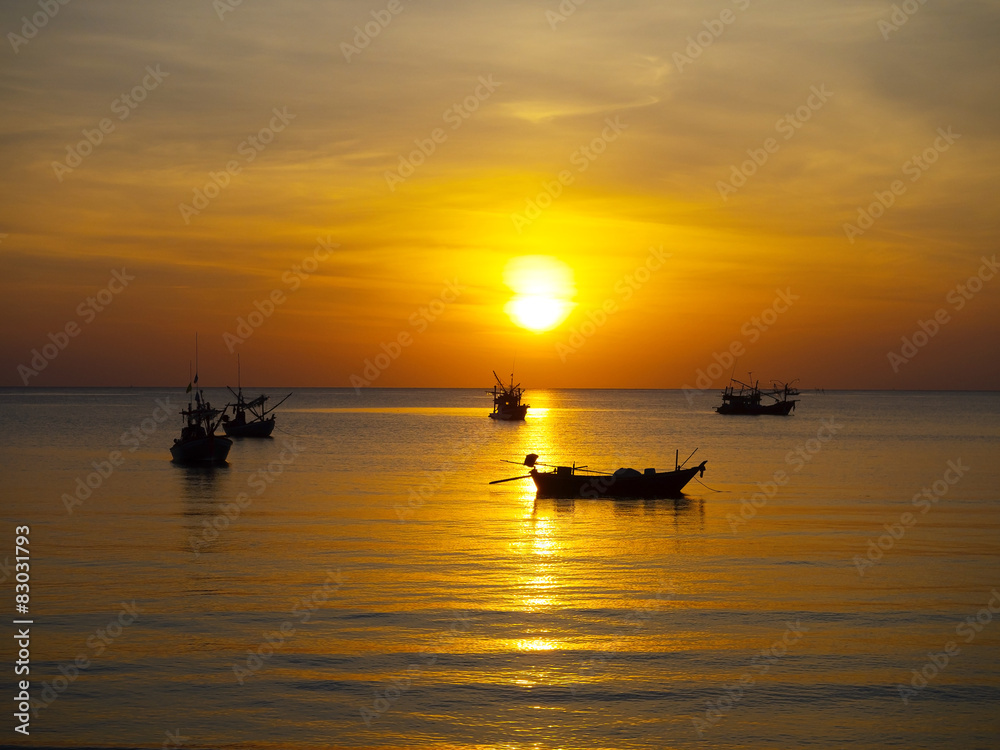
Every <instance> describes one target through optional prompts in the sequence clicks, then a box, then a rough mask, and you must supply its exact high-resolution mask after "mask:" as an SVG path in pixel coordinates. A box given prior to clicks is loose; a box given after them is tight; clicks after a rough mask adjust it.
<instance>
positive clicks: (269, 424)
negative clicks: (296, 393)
mask: <svg viewBox="0 0 1000 750" xmlns="http://www.w3.org/2000/svg"><path fill="white" fill-rule="evenodd" d="M237 387H238V389H239V390H236V391H234V390H233V389H232V388H229V386H228V385H227V386H226V388H229V392H230V393H232V394H233V395H234V396H236V403H235V404H226V408H227V409H228V408H230V407H232V409H233V418H232V419H230V418H229V415H228V414H223V415H222V429H224V430H225V431H226V434H227V435H229V437H255V438H266V437H271V433H272V432H273V431H274V414H272V413H271V412H273V411H274V410H275V409H277V408H278V407H279V406H281V405H282V404H283V403H285V400H286V399H287V398H288V396H291V395H292V394H291V393H289V394H288V396H285V398H283V399H281V401H279V402H278V403H276V404H275V405H274V406H272V407H271V408H270V409H268V408H267V406H266V404H267V402H268V399H270V396H265V395H263V394H262V395H260V396H258V397H257V398H255V399H254V400H253V401H247V400H246V399H245V398H243V387H242V386H237ZM248 414H249V415H250V419H247V415H248Z"/></svg>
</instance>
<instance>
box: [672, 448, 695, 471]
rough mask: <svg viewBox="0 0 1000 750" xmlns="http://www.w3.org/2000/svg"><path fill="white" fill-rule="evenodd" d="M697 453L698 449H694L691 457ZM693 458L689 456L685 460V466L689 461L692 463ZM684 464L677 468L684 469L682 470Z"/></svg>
mask: <svg viewBox="0 0 1000 750" xmlns="http://www.w3.org/2000/svg"><path fill="white" fill-rule="evenodd" d="M697 452H698V449H697V448H695V449H694V450H693V451H691V456H693V455H694V454H695V453H697ZM691 456H688V457H687V458H685V459H684V464H686V463H687V462H688V461H690V460H691ZM674 460H675V461H676V460H677V459H674ZM684 464H681V465H680V466H678V467H677V468H678V469H682V468H684Z"/></svg>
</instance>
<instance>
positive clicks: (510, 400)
mask: <svg viewBox="0 0 1000 750" xmlns="http://www.w3.org/2000/svg"><path fill="white" fill-rule="evenodd" d="M493 377H494V378H496V380H497V382H496V385H494V386H493V390H492V391H486V392H487V393H492V394H493V412H492V413H491V414H490V419H499V420H501V421H503V422H523V421H524V417H525V415H526V414H527V413H528V407H529V405H528V404H522V403H521V396H523V395H524V389H523V388H521V384H520V383H518V384H517V385H514V374H513V373H511V376H510V385H509V386H507V385H504V384H503V381H502V380H500V376H499V375H497V372H496V370H494V371H493Z"/></svg>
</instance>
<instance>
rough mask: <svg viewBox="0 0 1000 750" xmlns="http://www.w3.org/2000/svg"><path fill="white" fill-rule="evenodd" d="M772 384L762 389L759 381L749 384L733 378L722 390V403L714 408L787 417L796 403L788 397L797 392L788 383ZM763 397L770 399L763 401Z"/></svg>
mask: <svg viewBox="0 0 1000 750" xmlns="http://www.w3.org/2000/svg"><path fill="white" fill-rule="evenodd" d="M751 374H752V373H751ZM772 385H773V387H772V388H770V389H762V388H761V387H760V381H754V384H753V385H750V384H748V383H744V382H742V381H740V380H736V379H735V378H734V379H732V380H731V381H730V382H729V385H727V386H726V388H725V390H724V391H722V405H721V406H717V407H716V408H715V410H716V411H717V412H718V413H719V414H749V415H754V414H775V415H778V416H782V417H787V416H788V415H789V413H791V411H792V410H793V409H794V408H795V404H796V403H798V399H793V398H790V397H791V396H798V395H799V392H798V391H797V390H796V389H795V388H792V386H791V384H790V383H785V384H783V385H778V384H777V383H774V384H772ZM737 386H739V391H737V390H736V387H737ZM765 398H767V399H770V401H767V402H765V401H764V399H765Z"/></svg>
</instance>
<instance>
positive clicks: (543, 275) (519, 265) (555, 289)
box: [503, 255, 576, 333]
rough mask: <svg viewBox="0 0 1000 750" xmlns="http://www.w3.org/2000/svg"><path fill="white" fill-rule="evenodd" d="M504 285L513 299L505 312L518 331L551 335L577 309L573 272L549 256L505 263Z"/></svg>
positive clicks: (521, 257)
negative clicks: (520, 329) (523, 330)
mask: <svg viewBox="0 0 1000 750" xmlns="http://www.w3.org/2000/svg"><path fill="white" fill-rule="evenodd" d="M503 280H504V283H505V284H506V285H507V286H508V287H510V288H511V290H512V291H513V292H514V296H513V297H512V298H511V300H510V301H509V302H508V303H507V304H506V305H505V306H504V311H505V312H506V313H507V315H508V316H509V317H510V319H511V320H512V321H513V322H514V324H515V325H518V326H520V327H521V328H526V329H528V330H529V331H534V332H535V333H541V332H543V331H550V330H552V329H553V328H555V327H556V326H557V325H559V324H560V323H562V322H563V321H564V320H566V317H567V316H568V315H569V314H570V313H571V312H572V311H573V308H574V307H576V303H575V302H573V297H574V296H575V295H576V284H575V283H574V281H573V269H572V268H570V267H569V266H568V265H566V264H565V263H563V262H562V261H561V260H558V259H557V258H553V257H552V256H549V255H522V256H519V257H517V258H513V259H511V260H510V262H509V263H507V267H506V268H504V272H503Z"/></svg>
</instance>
